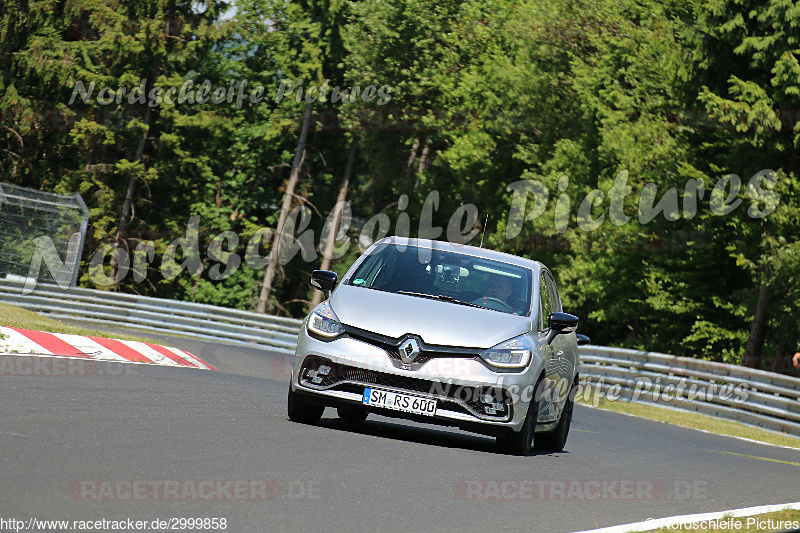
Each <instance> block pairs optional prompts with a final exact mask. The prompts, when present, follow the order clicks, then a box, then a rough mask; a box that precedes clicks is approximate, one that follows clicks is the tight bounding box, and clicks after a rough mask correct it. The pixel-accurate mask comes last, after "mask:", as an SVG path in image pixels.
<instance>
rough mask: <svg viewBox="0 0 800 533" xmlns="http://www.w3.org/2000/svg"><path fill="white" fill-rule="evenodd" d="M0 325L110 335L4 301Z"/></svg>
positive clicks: (145, 339) (145, 340) (92, 335)
mask: <svg viewBox="0 0 800 533" xmlns="http://www.w3.org/2000/svg"><path fill="white" fill-rule="evenodd" d="M0 326H5V327H10V328H22V329H33V330H37V331H49V332H50V333H71V334H73V335H85V336H87V337H108V334H107V333H102V332H100V331H96V330H93V329H89V328H84V327H81V326H75V325H73V324H66V323H64V322H59V321H58V320H54V319H52V318H48V317H46V316H42V315H40V314H38V313H35V312H33V311H29V310H27V309H23V308H21V307H17V306H16V305H10V304H2V303H0ZM114 338H118V339H123V340H130V341H140V342H152V339H148V338H145V337H136V336H131V335H125V334H121V335H114Z"/></svg>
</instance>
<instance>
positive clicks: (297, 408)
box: [288, 385, 325, 424]
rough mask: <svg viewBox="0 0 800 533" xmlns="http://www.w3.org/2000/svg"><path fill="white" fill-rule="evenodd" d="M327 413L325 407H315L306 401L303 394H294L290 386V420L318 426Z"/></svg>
mask: <svg viewBox="0 0 800 533" xmlns="http://www.w3.org/2000/svg"><path fill="white" fill-rule="evenodd" d="M323 411H325V406H324V405H314V404H310V403H308V402H307V401H306V399H305V398H303V396H302V395H301V394H298V393H297V392H294V391H293V390H292V386H291V385H289V400H288V413H289V420H292V421H294V422H300V423H302V424H316V423H317V422H319V419H320V417H322V412H323Z"/></svg>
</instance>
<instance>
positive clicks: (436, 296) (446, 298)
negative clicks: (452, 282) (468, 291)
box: [397, 291, 485, 309]
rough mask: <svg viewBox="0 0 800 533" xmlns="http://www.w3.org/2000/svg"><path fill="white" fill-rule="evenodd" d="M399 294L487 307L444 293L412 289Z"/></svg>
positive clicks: (398, 292) (468, 305)
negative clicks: (430, 292)
mask: <svg viewBox="0 0 800 533" xmlns="http://www.w3.org/2000/svg"><path fill="white" fill-rule="evenodd" d="M397 294H406V295H408V296H419V297H420V298H430V299H431V300H443V301H445V302H450V303H454V304H459V305H466V306H467V307H480V308H481V309H485V308H484V307H483V306H480V305H475V304H474V303H470V302H465V301H464V300H459V299H458V298H453V297H452V296H447V295H444V294H427V293H424V292H411V291H397Z"/></svg>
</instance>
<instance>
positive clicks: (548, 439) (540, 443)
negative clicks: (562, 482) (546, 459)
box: [533, 381, 578, 452]
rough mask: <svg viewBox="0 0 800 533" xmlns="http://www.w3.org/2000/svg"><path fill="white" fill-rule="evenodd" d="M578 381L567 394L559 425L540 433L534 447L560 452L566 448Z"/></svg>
mask: <svg viewBox="0 0 800 533" xmlns="http://www.w3.org/2000/svg"><path fill="white" fill-rule="evenodd" d="M577 384H578V383H577V381H576V382H575V383H573V384H572V388H571V389H570V391H569V395H568V396H567V401H566V403H565V404H564V409H563V410H562V411H561V418H560V419H559V421H558V425H556V427H555V428H553V430H552V431H548V432H547V433H539V434H538V435H536V439H535V440H534V443H533V445H534V447H535V448H536V449H537V450H545V451H548V452H560V451H563V450H564V446H565V445H566V444H567V437H568V436H569V427H570V425H571V424H572V410H573V408H574V406H575V402H574V400H573V398H574V397H575V395H574V394H573V393H572V392H573V391H574V390H575V387H576V386H577Z"/></svg>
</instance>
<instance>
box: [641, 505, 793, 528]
mask: <svg viewBox="0 0 800 533" xmlns="http://www.w3.org/2000/svg"><path fill="white" fill-rule="evenodd" d="M748 520H751V522H749V523H748ZM753 520H754V521H753ZM770 520H771V521H772V524H770V523H769V521H770ZM698 525H700V526H710V527H698V528H692V527H677V526H676V527H675V528H666V527H664V528H661V529H653V530H651V531H654V532H657V533H672V532H673V531H686V532H690V531H691V532H698V533H699V532H701V531H702V532H703V533H732V532H734V531H736V532H740V531H748V532H752V533H756V532H766V533H773V532H775V531H785V530H787V529H796V528H797V527H800V511H796V510H792V511H777V512H775V513H765V514H760V515H753V516H740V517H738V518H730V517H725V518H721V519H719V520H717V521H716V522H710V523H703V524H698ZM715 526H721V527H715ZM737 526H738V527H737ZM759 526H765V527H759Z"/></svg>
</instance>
